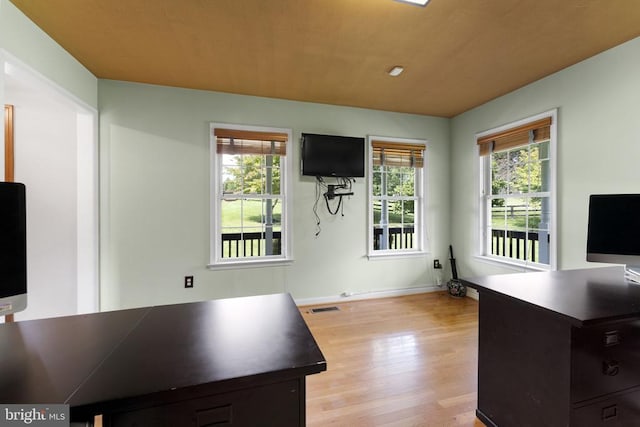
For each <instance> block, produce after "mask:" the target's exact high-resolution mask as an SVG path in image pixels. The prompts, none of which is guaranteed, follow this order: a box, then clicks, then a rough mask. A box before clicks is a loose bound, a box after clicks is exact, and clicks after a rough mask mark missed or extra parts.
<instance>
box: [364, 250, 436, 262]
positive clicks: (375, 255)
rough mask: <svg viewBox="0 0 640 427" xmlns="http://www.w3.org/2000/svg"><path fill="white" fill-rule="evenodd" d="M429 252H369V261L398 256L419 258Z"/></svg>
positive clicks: (396, 257)
mask: <svg viewBox="0 0 640 427" xmlns="http://www.w3.org/2000/svg"><path fill="white" fill-rule="evenodd" d="M427 253H428V252H425V251H406V252H404V251H397V252H383V253H379V254H378V253H373V254H368V255H367V258H369V261H375V260H381V259H398V258H418V257H424V256H426V255H427Z"/></svg>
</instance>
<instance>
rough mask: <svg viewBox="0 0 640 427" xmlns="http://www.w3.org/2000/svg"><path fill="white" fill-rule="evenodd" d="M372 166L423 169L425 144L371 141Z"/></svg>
mask: <svg viewBox="0 0 640 427" xmlns="http://www.w3.org/2000/svg"><path fill="white" fill-rule="evenodd" d="M371 147H372V150H373V164H374V166H380V165H384V166H403V167H412V168H422V167H424V150H425V149H426V148H427V147H426V145H425V144H407V143H403V142H390V141H371Z"/></svg>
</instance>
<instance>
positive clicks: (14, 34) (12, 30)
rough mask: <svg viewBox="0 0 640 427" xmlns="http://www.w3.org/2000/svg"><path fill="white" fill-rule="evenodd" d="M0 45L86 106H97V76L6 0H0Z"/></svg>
mask: <svg viewBox="0 0 640 427" xmlns="http://www.w3.org/2000/svg"><path fill="white" fill-rule="evenodd" d="M0 48H2V49H4V50H5V51H6V52H8V53H9V54H10V55H13V56H14V57H16V58H17V59H18V60H20V61H22V62H23V63H24V64H26V65H27V66H29V67H31V68H32V69H34V70H36V71H37V72H38V73H40V74H41V75H43V76H44V77H46V78H48V79H49V80H51V81H53V82H54V83H56V84H57V85H59V86H60V87H62V88H64V90H66V91H68V92H69V93H70V94H72V95H74V96H75V97H77V98H78V99H79V100H81V101H82V102H84V103H86V104H87V105H88V106H90V107H92V108H96V107H97V105H98V80H97V78H96V77H95V76H94V75H93V74H91V73H90V72H89V71H88V70H87V69H86V68H85V67H84V66H82V65H81V64H80V63H79V62H78V61H77V60H76V59H75V58H73V57H72V56H71V55H70V54H69V53H68V52H67V51H65V50H64V49H62V47H60V45H59V44H57V43H56V42H55V41H53V39H51V37H49V36H48V35H47V34H46V33H45V32H44V31H42V30H41V29H40V28H39V27H38V26H36V25H35V24H34V23H33V22H32V21H31V20H29V18H27V17H26V16H25V15H24V14H23V13H22V12H20V11H19V10H18V9H17V8H16V7H15V6H14V5H13V4H11V3H10V2H9V1H8V0H0ZM0 74H2V72H1V70H0ZM0 95H1V93H0Z"/></svg>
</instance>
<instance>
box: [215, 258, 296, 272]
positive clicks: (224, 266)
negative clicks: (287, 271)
mask: <svg viewBox="0 0 640 427" xmlns="http://www.w3.org/2000/svg"><path fill="white" fill-rule="evenodd" d="M291 264H293V259H292V258H287V259H284V258H278V259H266V260H243V261H228V262H218V263H215V264H209V265H207V269H208V270H238V269H243V268H263V267H278V266H283V265H291Z"/></svg>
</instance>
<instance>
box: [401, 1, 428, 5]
mask: <svg viewBox="0 0 640 427" xmlns="http://www.w3.org/2000/svg"><path fill="white" fill-rule="evenodd" d="M396 1H400V2H402V3H411V4H416V5H418V6H426V5H427V3H429V0H396Z"/></svg>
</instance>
